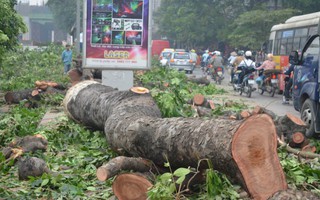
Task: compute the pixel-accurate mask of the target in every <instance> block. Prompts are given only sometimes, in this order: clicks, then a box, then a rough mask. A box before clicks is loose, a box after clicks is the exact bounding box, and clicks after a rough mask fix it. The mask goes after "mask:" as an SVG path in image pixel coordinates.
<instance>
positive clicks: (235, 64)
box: [231, 50, 244, 83]
mask: <svg viewBox="0 0 320 200" xmlns="http://www.w3.org/2000/svg"><path fill="white" fill-rule="evenodd" d="M243 54H244V51H242V50H240V51H238V56H237V57H236V58H235V59H233V61H232V63H231V64H232V66H233V70H231V83H233V78H234V74H235V72H236V71H237V67H238V66H239V64H240V63H241V62H242V61H243V60H244V57H243Z"/></svg>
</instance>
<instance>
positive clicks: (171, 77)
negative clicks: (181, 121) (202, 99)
mask: <svg viewBox="0 0 320 200" xmlns="http://www.w3.org/2000/svg"><path fill="white" fill-rule="evenodd" d="M138 78H139V79H140V81H141V82H142V83H143V85H144V86H145V87H147V88H151V95H152V97H153V98H154V99H155V100H156V102H157V104H158V106H159V108H160V110H161V112H162V115H163V116H164V117H177V116H183V117H190V116H193V114H194V113H193V112H194V111H193V109H192V108H191V105H188V104H187V101H188V100H190V99H192V98H193V97H194V95H195V94H198V93H200V94H203V95H205V96H207V95H208V96H209V95H215V94H222V93H224V92H225V91H224V90H222V89H218V88H216V87H215V85H213V84H210V85H208V86H199V85H197V84H195V83H192V82H190V81H188V80H187V77H186V75H185V74H184V72H183V73H181V72H178V71H177V70H173V69H169V68H162V67H154V68H153V69H152V70H150V71H148V72H146V73H145V74H144V75H142V76H140V77H138Z"/></svg>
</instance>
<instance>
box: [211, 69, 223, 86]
mask: <svg viewBox="0 0 320 200" xmlns="http://www.w3.org/2000/svg"><path fill="white" fill-rule="evenodd" d="M212 79H213V80H214V81H215V82H216V83H217V84H219V85H221V82H222V80H223V69H222V67H216V68H212Z"/></svg>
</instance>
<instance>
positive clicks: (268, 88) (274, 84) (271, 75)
mask: <svg viewBox="0 0 320 200" xmlns="http://www.w3.org/2000/svg"><path fill="white" fill-rule="evenodd" d="M262 74H263V75H264V80H262V83H261V84H258V92H259V93H260V94H261V95H263V94H264V92H267V93H269V95H270V96H271V97H273V96H274V94H275V93H276V91H277V90H278V89H279V80H278V75H279V74H281V70H278V69H271V70H266V71H262V73H259V75H262Z"/></svg>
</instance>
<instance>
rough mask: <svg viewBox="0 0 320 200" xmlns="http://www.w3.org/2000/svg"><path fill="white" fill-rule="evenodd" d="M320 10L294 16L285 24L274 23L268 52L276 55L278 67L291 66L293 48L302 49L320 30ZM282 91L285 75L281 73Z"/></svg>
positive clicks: (281, 68) (280, 84) (280, 83)
mask: <svg viewBox="0 0 320 200" xmlns="http://www.w3.org/2000/svg"><path fill="white" fill-rule="evenodd" d="M319 21H320V12H315V13H310V14H306V15H299V16H294V17H291V18H289V19H287V20H286V21H285V23H283V24H277V25H274V26H273V27H272V28H271V33H270V37H269V42H268V52H269V53H272V54H273V55H274V61H275V63H276V65H277V66H276V69H280V70H283V69H284V68H285V67H288V66H289V55H290V52H291V51H293V50H297V51H301V50H302V48H303V46H304V44H305V42H306V41H307V39H308V37H310V36H311V35H313V34H316V33H318V31H319ZM279 89H280V92H281V91H283V90H284V76H283V75H279Z"/></svg>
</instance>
